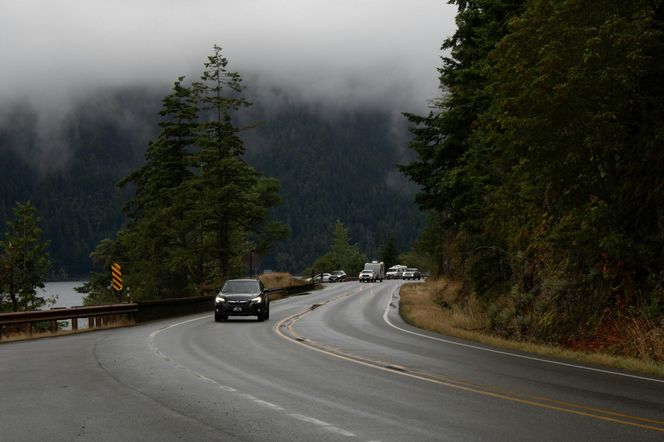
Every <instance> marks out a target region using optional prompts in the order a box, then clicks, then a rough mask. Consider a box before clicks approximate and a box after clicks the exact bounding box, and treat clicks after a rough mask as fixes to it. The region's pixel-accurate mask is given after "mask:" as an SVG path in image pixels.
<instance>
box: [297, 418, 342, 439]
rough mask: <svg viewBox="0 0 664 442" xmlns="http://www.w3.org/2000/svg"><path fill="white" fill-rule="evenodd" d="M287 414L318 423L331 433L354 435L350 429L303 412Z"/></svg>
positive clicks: (311, 422) (304, 420)
mask: <svg viewBox="0 0 664 442" xmlns="http://www.w3.org/2000/svg"><path fill="white" fill-rule="evenodd" d="M289 416H290V417H293V418H295V419H299V420H301V421H303V422H308V423H310V424H314V425H318V426H319V427H323V428H324V429H326V430H328V431H331V432H333V433H337V434H341V435H343V436H346V437H355V434H354V433H351V432H350V431H346V430H343V429H341V428H339V427H335V426H334V425H332V424H328V423H327V422H323V421H321V420H318V419H316V418H313V417H309V416H305V415H303V414H298V413H291V414H289Z"/></svg>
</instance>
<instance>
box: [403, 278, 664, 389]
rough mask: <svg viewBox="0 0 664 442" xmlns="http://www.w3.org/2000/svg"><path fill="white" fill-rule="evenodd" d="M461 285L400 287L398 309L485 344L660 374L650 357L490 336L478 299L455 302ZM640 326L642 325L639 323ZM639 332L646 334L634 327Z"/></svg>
mask: <svg viewBox="0 0 664 442" xmlns="http://www.w3.org/2000/svg"><path fill="white" fill-rule="evenodd" d="M460 291H461V285H460V284H459V283H456V282H451V281H448V280H445V279H439V280H431V281H427V282H426V283H424V284H405V285H403V286H402V287H401V303H400V304H401V305H400V313H401V316H402V317H403V319H404V320H405V321H406V322H407V323H409V324H411V325H414V326H416V327H419V328H423V329H425V330H431V331H434V332H437V333H441V334H445V335H449V336H454V337H457V338H461V339H466V340H469V341H475V342H479V343H482V344H486V345H491V346H495V347H501V348H506V349H511V350H517V351H525V352H529V353H536V354H539V355H542V356H546V357H552V358H559V359H567V360H570V361H576V362H582V363H586V364H597V365H604V366H608V367H613V368H620V369H626V370H632V371H636V372H640V373H645V374H654V375H657V376H664V364H661V363H657V362H654V361H651V360H641V359H636V358H629V357H621V356H614V355H610V354H606V353H601V352H580V351H573V350H569V349H566V348H563V347H558V346H552V345H543V344H536V343H532V342H522V341H513V340H507V339H503V338H499V337H496V336H493V335H491V334H490V332H489V327H488V321H487V318H486V315H485V314H484V313H483V311H482V308H481V305H480V303H479V301H478V300H477V299H475V298H473V297H472V296H471V297H470V298H469V299H468V301H467V303H465V305H464V306H463V307H462V306H460V304H461V303H459V302H458V298H459V294H460ZM640 326H642V325H640ZM634 333H639V334H641V335H642V336H649V335H648V334H645V333H641V332H640V331H634ZM655 341H657V342H658V345H664V343H663V342H662V340H661V336H660V335H657V336H652V337H650V338H649V339H648V340H646V341H644V342H642V344H639V345H654V344H653V343H654V342H655Z"/></svg>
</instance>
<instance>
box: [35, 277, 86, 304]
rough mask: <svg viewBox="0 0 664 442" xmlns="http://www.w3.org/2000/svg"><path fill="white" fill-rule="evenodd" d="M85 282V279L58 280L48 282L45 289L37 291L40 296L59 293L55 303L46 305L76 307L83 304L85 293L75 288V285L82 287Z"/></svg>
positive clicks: (46, 296) (47, 296)
mask: <svg viewBox="0 0 664 442" xmlns="http://www.w3.org/2000/svg"><path fill="white" fill-rule="evenodd" d="M84 283H85V281H57V282H47V283H46V284H44V285H45V287H44V290H45V292H44V291H42V292H39V291H38V292H37V294H38V295H39V296H44V297H45V298H49V297H51V296H56V295H57V297H58V298H57V300H56V301H55V304H53V305H51V306H49V307H46V308H50V307H74V306H82V305H83V297H84V296H85V295H83V294H82V293H78V292H77V291H76V290H74V287H80V286H82V285H83V284H84Z"/></svg>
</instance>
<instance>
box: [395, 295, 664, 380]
mask: <svg viewBox="0 0 664 442" xmlns="http://www.w3.org/2000/svg"><path fill="white" fill-rule="evenodd" d="M399 288H400V286H399V287H397V288H395V289H394V291H392V294H391V295H390V296H389V298H388V299H387V305H386V306H385V311H384V313H383V320H384V321H385V322H386V323H387V325H389V326H391V327H393V328H396V329H397V330H400V331H402V332H404V333H410V334H411V335H415V336H421V337H423V338H428V339H433V340H434V341H440V342H445V343H446V344H452V345H458V346H459V347H466V348H472V349H475V350H481V351H486V352H490V353H497V354H501V355H506V356H512V357H515V358H521V359H529V360H531V361H538V362H545V363H548V364H555V365H562V366H565V367H572V368H578V369H581V370H588V371H595V372H599V373H605V374H612V375H615V376H623V377H626V378H632V379H639V380H642V381H651V382H659V383H662V384H664V380H661V379H655V378H648V377H644V376H636V375H633V374H627V373H620V372H617V371H611V370H602V369H601V368H593V367H586V366H584V365H575V364H570V363H567V362H558V361H552V360H550V359H543V358H536V357H534V356H525V355H520V354H516V353H510V352H507V351H501V350H494V349H491V348H486V347H480V346H477V345H471V344H463V343H461V342H455V341H450V340H448V339H443V338H437V337H435V336H429V335H425V334H423V333H417V332H414V331H411V330H406V329H405V328H401V327H398V326H396V325H394V324H393V323H392V322H391V321H390V319H389V317H388V313H389V310H390V303H391V302H392V298H393V297H394V293H395V292H396V291H397V289H399Z"/></svg>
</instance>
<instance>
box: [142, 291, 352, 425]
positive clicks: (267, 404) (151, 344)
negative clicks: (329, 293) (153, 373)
mask: <svg viewBox="0 0 664 442" xmlns="http://www.w3.org/2000/svg"><path fill="white" fill-rule="evenodd" d="M344 296H347V295H344ZM206 318H209V315H205V316H199V317H197V318H193V319H188V320H186V321H181V322H177V323H175V324H171V325H169V326H168V327H164V328H161V329H159V330H156V331H154V332H152V333H150V335H149V336H148V345H149V347H150V349H151V350H152V351H153V352H154V353H155V354H156V355H157V356H159V357H160V358H161V359H164V360H165V361H167V362H171V363H172V364H173V365H174V366H175V367H177V368H180V369H183V370H185V371H187V372H189V373H191V374H193V375H194V376H196V377H197V378H198V379H200V380H202V381H204V382H208V383H213V384H215V385H217V386H218V387H219V389H220V390H223V391H227V392H230V393H235V394H237V395H238V396H241V397H243V398H245V399H248V400H250V401H252V402H254V403H255V404H257V405H261V406H264V407H267V408H270V409H272V410H275V411H278V412H282V413H285V414H286V415H288V416H290V417H292V418H295V419H298V420H301V421H303V422H307V423H311V424H314V425H317V426H319V427H321V428H322V429H324V430H326V431H330V432H332V433H336V434H340V435H342V436H346V437H356V436H355V434H354V433H351V432H350V431H346V430H344V429H343V428H339V427H337V426H334V425H332V424H330V423H327V422H324V421H321V420H319V419H316V418H313V417H310V416H305V415H303V414H299V413H288V412H287V411H286V410H285V409H284V408H283V407H281V406H279V405H277V404H273V403H272V402H268V401H265V400H263V399H259V398H257V397H255V396H252V395H250V394H247V393H242V392H240V391H238V390H236V389H235V388H233V387H229V386H227V385H222V384H219V382H217V381H215V380H214V379H210V378H208V377H206V376H203V375H202V374H200V373H198V372H196V371H194V370H192V369H190V368H188V367H186V366H184V365H182V364H180V363H179V362H175V361H172V360H171V359H170V358H168V357H167V356H166V355H165V354H163V353H162V352H161V351H160V350H159V349H158V348H157V346H156V344H155V343H154V338H155V336H157V335H158V334H160V333H162V332H164V331H166V330H169V329H171V328H174V327H178V326H180V325H184V324H188V323H190V322H194V321H200V320H201V319H206Z"/></svg>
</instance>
